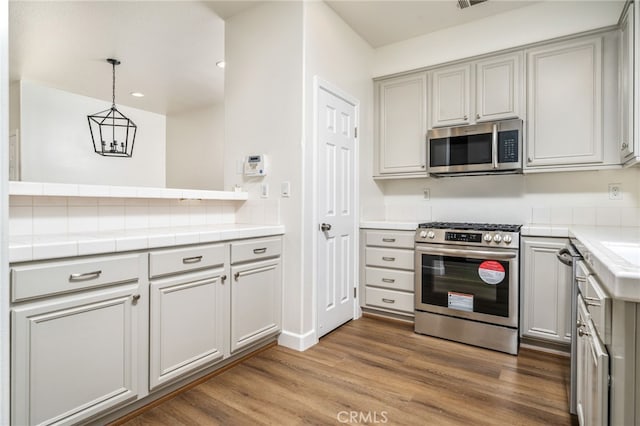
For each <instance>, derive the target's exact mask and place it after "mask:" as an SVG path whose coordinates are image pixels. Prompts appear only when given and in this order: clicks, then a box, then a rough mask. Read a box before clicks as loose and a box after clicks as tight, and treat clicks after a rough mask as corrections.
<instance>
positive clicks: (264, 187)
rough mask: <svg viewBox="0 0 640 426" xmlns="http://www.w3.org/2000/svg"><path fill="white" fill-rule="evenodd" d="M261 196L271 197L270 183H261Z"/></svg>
mask: <svg viewBox="0 0 640 426" xmlns="http://www.w3.org/2000/svg"><path fill="white" fill-rule="evenodd" d="M260 198H269V184H268V183H261V184H260Z"/></svg>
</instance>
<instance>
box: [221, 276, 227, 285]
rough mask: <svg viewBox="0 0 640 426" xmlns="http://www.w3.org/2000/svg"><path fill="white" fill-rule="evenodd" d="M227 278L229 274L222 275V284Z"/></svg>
mask: <svg viewBox="0 0 640 426" xmlns="http://www.w3.org/2000/svg"><path fill="white" fill-rule="evenodd" d="M226 280H227V276H226V275H223V276H221V277H220V281H222V284H224V282H225V281H226Z"/></svg>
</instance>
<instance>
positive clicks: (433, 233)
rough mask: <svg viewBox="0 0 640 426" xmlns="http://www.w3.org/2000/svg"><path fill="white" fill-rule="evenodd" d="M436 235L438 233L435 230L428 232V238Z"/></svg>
mask: <svg viewBox="0 0 640 426" xmlns="http://www.w3.org/2000/svg"><path fill="white" fill-rule="evenodd" d="M435 237H436V233H435V232H433V231H429V232H427V238H429V239H431V240H433V239H434V238H435Z"/></svg>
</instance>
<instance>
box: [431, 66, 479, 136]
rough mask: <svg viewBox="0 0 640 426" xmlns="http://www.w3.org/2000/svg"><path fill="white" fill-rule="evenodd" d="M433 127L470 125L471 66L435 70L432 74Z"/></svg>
mask: <svg viewBox="0 0 640 426" xmlns="http://www.w3.org/2000/svg"><path fill="white" fill-rule="evenodd" d="M431 82H432V83H431V86H432V89H431V93H432V97H431V113H432V119H431V125H432V127H440V126H454V125H459V124H469V123H470V122H471V121H470V114H471V112H470V109H471V64H461V65H454V66H450V67H445V68H440V69H437V70H434V71H433V72H432V74H431Z"/></svg>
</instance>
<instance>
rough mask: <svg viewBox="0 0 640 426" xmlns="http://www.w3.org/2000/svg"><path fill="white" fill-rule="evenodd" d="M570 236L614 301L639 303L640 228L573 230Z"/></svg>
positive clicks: (583, 227)
mask: <svg viewBox="0 0 640 426" xmlns="http://www.w3.org/2000/svg"><path fill="white" fill-rule="evenodd" d="M569 236H570V237H571V238H575V239H576V240H577V245H578V246H579V249H580V251H581V253H582V255H583V256H585V260H586V261H587V263H589V265H590V266H591V268H592V269H593V271H594V272H595V273H596V274H597V275H598V277H599V278H600V282H601V283H602V284H603V285H604V287H605V288H606V289H607V291H608V292H609V295H610V296H611V297H612V298H614V299H622V300H627V301H630V302H640V228H631V227H620V228H618V227H604V226H601V227H595V226H571V228H570V229H569Z"/></svg>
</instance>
